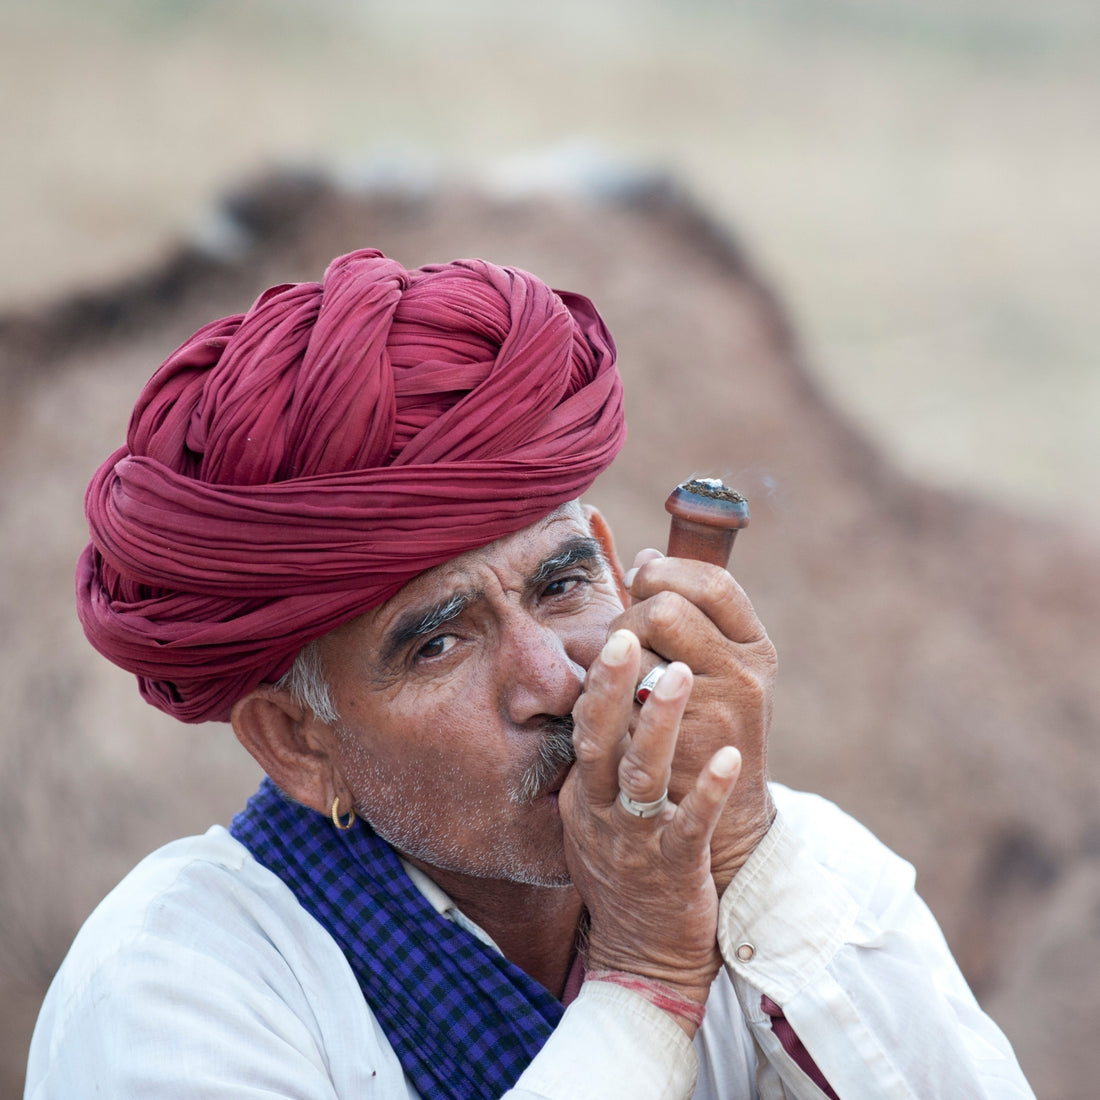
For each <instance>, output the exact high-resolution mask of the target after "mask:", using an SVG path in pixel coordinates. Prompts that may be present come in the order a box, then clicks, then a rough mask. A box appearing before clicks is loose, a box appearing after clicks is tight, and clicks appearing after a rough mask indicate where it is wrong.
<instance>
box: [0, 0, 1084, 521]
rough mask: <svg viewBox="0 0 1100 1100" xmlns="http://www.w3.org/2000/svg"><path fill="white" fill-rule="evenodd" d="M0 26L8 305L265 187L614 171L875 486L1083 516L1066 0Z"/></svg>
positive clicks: (548, 8)
mask: <svg viewBox="0 0 1100 1100" xmlns="http://www.w3.org/2000/svg"><path fill="white" fill-rule="evenodd" d="M0 11H2V12H3V16H4V27H3V34H2V36H0V134H2V137H3V165H4V167H3V183H2V187H3V195H4V201H3V203H2V204H0V231H2V239H3V242H4V258H5V263H4V264H3V270H2V271H0V303H3V304H4V305H6V306H8V307H9V308H10V307H12V306H14V305H17V304H20V305H23V304H30V303H34V302H41V301H43V300H46V299H49V298H51V297H54V296H56V295H57V294H59V293H61V292H63V291H65V290H68V289H72V288H77V287H86V286H89V285H94V284H96V283H98V282H100V281H102V280H104V279H107V278H110V277H113V276H117V275H119V274H121V273H123V272H129V271H131V270H133V269H134V268H135V266H136V265H140V264H144V263H148V262H150V260H151V259H152V258H154V257H156V256H157V255H158V253H160V252H162V251H163V250H164V249H165V248H166V247H167V246H168V244H169V243H170V242H173V241H174V240H176V239H177V238H178V237H179V236H181V235H185V234H189V233H201V232H202V231H203V228H204V218H205V217H206V215H207V213H208V211H209V209H210V206H211V204H212V201H213V199H214V198H215V197H216V196H217V195H218V194H220V193H221V192H222V191H224V190H225V189H226V188H227V187H228V186H230V185H233V184H235V183H237V182H239V181H240V180H241V179H242V178H244V177H246V176H248V175H250V174H252V173H254V172H256V171H257V170H259V169H262V168H267V167H269V166H271V165H272V164H285V163H291V164H295V165H301V164H309V165H317V164H324V165H329V166H332V167H333V169H334V170H335V171H338V172H339V173H342V174H343V175H344V176H346V177H348V178H351V179H355V178H357V177H361V176H362V175H364V174H370V173H378V172H380V171H386V170H387V169H388V170H390V171H392V172H401V173H405V174H407V176H408V178H409V183H410V185H415V184H416V182H417V180H423V179H424V178H425V177H431V176H436V175H438V174H440V173H444V174H449V175H455V174H467V175H470V176H474V177H478V178H480V179H484V178H491V179H492V180H493V181H494V182H495V183H496V184H497V185H498V186H500V187H502V188H507V187H509V186H522V185H523V184H524V183H527V182H529V181H530V179H531V177H532V172H536V173H538V175H539V177H540V178H541V179H543V180H544V181H545V180H551V181H552V179H553V177H554V173H555V166H556V165H557V164H559V163H560V157H561V154H562V151H563V150H567V151H569V152H570V154H571V155H572V157H574V158H575V157H577V156H591V157H596V158H620V159H626V160H628V161H630V162H633V163H638V164H641V165H643V166H647V167H654V166H659V167H665V168H668V169H669V170H670V171H671V172H673V173H674V174H675V175H676V176H677V177H678V178H680V179H681V180H682V181H684V182H685V183H686V184H687V185H688V186H689V188H690V189H691V190H692V191H693V192H694V193H695V194H696V195H697V196H698V197H699V198H700V199H701V200H702V201H703V202H705V203H706V204H707V205H708V206H709V207H710V208H711V209H712V210H713V211H714V212H715V213H717V214H718V215H719V216H721V217H722V218H724V219H727V220H728V221H729V222H730V223H731V224H733V225H735V226H736V229H737V231H738V233H739V235H740V237H741V239H742V241H744V242H745V243H746V244H747V245H748V246H749V247H750V249H751V251H752V252H753V254H754V255H755V256H756V258H757V261H758V263H759V264H760V265H761V266H762V267H763V269H764V270H765V271H766V272H767V273H768V275H769V276H770V277H771V278H772V279H773V281H774V282H775V283H776V284H777V285H778V287H779V289H780V290H781V292H782V294H783V295H784V297H785V299H786V302H787V305H788V308H789V309H791V310H792V311H793V314H794V317H795V319H796V321H797V323H798V325H799V327H800V330H801V332H802V334H803V338H804V341H805V343H806V345H807V346H808V347H809V349H810V351H811V358H812V359H813V362H814V365H815V367H816V369H818V370H819V371H820V374H821V377H822V378H823V379H824V381H825V383H826V384H827V385H828V387H829V389H830V390H831V391H832V392H833V393H834V394H835V395H836V397H837V398H838V400H839V401H841V402H842V403H843V405H844V406H845V407H846V408H847V409H849V410H851V412H852V413H853V415H854V416H856V417H857V418H858V419H859V421H860V422H861V423H862V424H863V425H864V426H865V427H866V428H867V430H869V431H870V432H871V433H872V434H873V435H874V436H875V437H876V439H878V440H881V441H885V442H886V443H887V444H888V446H889V448H890V449H891V451H892V452H893V453H894V454H895V455H896V456H897V457H898V459H899V460H900V461H902V462H903V463H904V464H905V465H906V466H907V467H908V468H910V469H913V470H916V471H918V472H920V473H921V474H922V475H927V476H929V477H931V478H934V479H935V480H937V481H939V482H941V483H949V484H974V483H977V484H980V485H981V486H983V487H984V488H985V489H986V490H988V491H989V492H990V493H994V494H996V495H997V496H999V497H1002V498H1005V499H1011V500H1013V501H1017V502H1018V501H1021V500H1022V501H1024V502H1026V503H1028V504H1031V503H1035V504H1039V505H1046V504H1048V503H1053V504H1056V505H1059V506H1067V507H1070V508H1076V509H1078V510H1079V511H1080V512H1081V513H1082V514H1085V515H1087V516H1088V517H1089V519H1090V520H1091V521H1093V522H1100V520H1098V519H1097V517H1098V516H1100V509H1098V507H1097V500H1098V499H1100V460H1098V457H1100V455H1098V452H1100V431H1098V430H1097V420H1098V411H1100V370H1098V369H1097V355H1098V352H1097V349H1098V348H1100V309H1098V308H1097V306H1096V296H1097V291H1098V288H1100V203H1098V201H1097V195H1100V140H1098V138H1100V76H1098V74H1100V6H1098V5H1097V4H1096V3H1095V2H1094V0H1047V2H1044V3H1042V4H1034V3H1031V2H1029V0H829V2H825V0H770V2H767V3H737V2H732V0H556V2H555V3H554V4H552V5H550V4H536V3H527V2H525V0H511V2H503V0H463V3H461V4H455V3H447V2H446V0H434V2H433V0H401V2H396V0H392V2H387V3H379V2H372V0H311V3H310V4H309V5H303V4H301V3H298V2H288V0H96V2H95V3H88V2H87V0H33V2H31V0H27V2H19V0H2V3H0ZM540 160H541V161H543V162H544V163H540ZM439 258H440V259H449V258H450V257H439Z"/></svg>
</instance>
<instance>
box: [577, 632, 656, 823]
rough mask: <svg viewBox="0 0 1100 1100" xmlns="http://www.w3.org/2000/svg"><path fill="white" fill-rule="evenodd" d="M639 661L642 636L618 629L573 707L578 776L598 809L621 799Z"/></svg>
mask: <svg viewBox="0 0 1100 1100" xmlns="http://www.w3.org/2000/svg"><path fill="white" fill-rule="evenodd" d="M640 660H641V646H640V645H639V643H638V639H637V637H636V636H635V635H634V634H632V633H631V632H630V631H629V630H616V631H615V632H614V633H613V634H612V635H611V637H610V638H608V639H607V642H606V643H605V644H604V647H603V649H602V650H601V651H600V654H599V656H598V657H597V658H596V660H595V661H593V662H592V665H591V666H590V667H589V669H588V675H587V676H586V678H585V684H584V691H582V692H581V694H580V697H579V698H578V699H577V702H576V705H575V706H574V707H573V723H574V727H573V747H574V749H575V750H576V754H577V762H576V765H575V767H574V772H575V773H576V775H577V781H578V782H579V783H580V785H581V787H582V789H583V790H584V792H585V795H586V796H587V798H588V799H589V800H590V801H591V802H593V803H595V804H597V805H601V804H602V805H606V804H608V803H609V802H611V801H612V799H614V798H616V797H617V795H618V791H619V773H618V768H619V761H620V759H621V758H622V756H623V753H624V752H625V751H626V748H627V744H628V743H629V735H628V733H627V728H628V726H629V724H630V715H631V706H632V699H633V694H634V683H635V681H636V680H637V677H638V666H639V663H640ZM655 797H656V796H655Z"/></svg>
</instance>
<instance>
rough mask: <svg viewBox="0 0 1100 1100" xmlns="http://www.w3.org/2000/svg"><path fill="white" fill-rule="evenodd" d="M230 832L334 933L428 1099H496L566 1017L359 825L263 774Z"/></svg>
mask: <svg viewBox="0 0 1100 1100" xmlns="http://www.w3.org/2000/svg"><path fill="white" fill-rule="evenodd" d="M230 832H231V833H232V834H233V836H234V837H236V838H237V840H239V841H240V842H241V843H242V844H243V845H244V846H245V847H246V848H248V850H249V851H250V852H251V853H252V855H253V856H254V857H255V858H256V860H257V861H258V862H259V863H261V864H263V865H264V866H265V867H267V868H268V870H270V871H273V872H274V873H275V874H276V875H278V876H279V878H281V879H282V880H283V882H285V883H286V884H287V886H289V887H290V889H291V890H292V891H293V893H294V896H295V897H296V898H297V899H298V901H299V903H300V904H301V905H302V907H303V908H304V909H305V910H306V911H307V912H308V913H310V914H311V915H312V916H313V917H315V918H316V919H317V921H319V922H320V924H321V925H322V926H323V927H324V928H325V929H326V931H328V933H329V934H330V935H331V936H332V937H333V939H335V940H336V942H337V943H338V944H339V945H340V947H341V949H342V950H343V952H344V956H345V957H346V958H347V960H348V962H349V963H350V964H351V968H352V970H353V971H354V973H355V976H356V978H357V979H358V981H359V986H360V988H361V989H362V990H363V996H364V997H365V998H366V1000H367V1003H368V1004H369V1005H370V1007H371V1009H372V1010H373V1012H374V1014H375V1016H376V1017H377V1018H378V1021H379V1023H380V1024H381V1026H382V1029H383V1030H384V1031H385V1033H386V1036H387V1037H388V1038H389V1041H390V1043H391V1045H392V1046H393V1048H394V1049H395V1051H396V1052H397V1056H398V1058H399V1059H400V1061H401V1065H402V1067H403V1068H404V1070H405V1072H406V1074H408V1076H409V1078H410V1079H411V1080H412V1082H413V1084H414V1085H415V1087H416V1089H417V1091H418V1092H419V1093H420V1095H421V1096H422V1097H424V1098H425V1100H436V1098H439V1100H443V1098H452V1100H474V1098H480V1097H486V1098H488V1097H499V1096H500V1095H501V1094H502V1093H503V1092H505V1091H507V1090H508V1089H509V1088H511V1087H512V1086H513V1085H514V1084H515V1083H516V1080H517V1079H518V1077H519V1075H520V1074H521V1073H522V1072H523V1070H524V1069H525V1068H526V1066H527V1064H528V1063H529V1062H530V1061H531V1059H532V1058H533V1057H534V1056H535V1055H536V1054H537V1053H538V1052H539V1050H540V1049H541V1047H542V1045H543V1043H545V1042H546V1040H547V1038H549V1035H550V1032H551V1031H552V1030H553V1028H554V1026H555V1025H556V1024H557V1022H558V1020H560V1018H561V1014H562V1011H563V1009H562V1005H561V1003H560V1002H559V1001H558V1000H557V999H556V998H554V997H553V996H551V994H550V993H548V992H547V991H546V990H545V989H544V988H543V987H542V986H541V985H539V984H538V983H537V982H535V981H534V980H533V979H531V978H529V977H528V976H527V975H526V974H525V973H524V972H523V971H522V970H520V969H519V968H518V967H516V966H513V965H512V964H511V963H510V962H508V960H507V959H505V958H504V957H503V956H501V955H499V954H498V953H497V952H495V951H494V950H493V949H492V948H490V947H487V946H486V945H485V944H483V943H481V942H480V941H479V940H478V939H477V938H476V937H475V936H472V935H471V934H470V933H469V932H467V931H466V930H465V929H463V928H460V927H459V926H458V925H456V924H453V923H452V922H451V921H449V920H447V919H446V918H445V917H442V916H440V914H439V913H437V912H436V911H435V909H434V908H432V906H431V905H430V904H429V903H428V901H427V900H426V899H425V897H424V896H423V895H422V894H421V893H420V891H419V890H418V889H417V888H416V887H415V886H414V885H413V883H412V881H411V880H410V879H409V877H408V875H407V874H406V873H405V869H404V868H403V867H402V866H401V862H400V860H399V859H398V857H397V855H396V853H395V852H394V851H393V849H392V848H391V847H390V846H389V845H388V844H387V843H386V842H385V841H384V840H382V839H381V837H378V836H376V835H375V834H374V832H373V831H372V830H371V829H370V828H369V827H368V826H367V825H366V823H364V822H359V823H357V824H356V826H355V827H354V828H353V829H351V830H350V831H348V832H341V833H338V832H337V831H336V830H335V829H334V828H333V827H332V824H331V822H329V820H328V819H327V818H325V817H324V816H323V815H321V814H318V813H317V812H316V811H314V810H310V809H306V808H305V807H303V806H300V805H298V804H297V803H295V802H292V801H291V800H290V799H289V798H287V797H286V796H285V795H283V794H282V792H281V791H279V790H278V789H277V788H276V787H275V785H274V784H273V783H272V782H271V781H270V780H269V779H264V781H263V782H262V783H261V784H260V788H259V790H258V791H257V792H256V793H255V794H254V795H253V796H252V798H251V799H249V802H248V805H247V806H246V808H245V809H244V810H243V811H242V812H241V813H239V814H237V816H236V817H234V819H233V822H232V825H231V827H230Z"/></svg>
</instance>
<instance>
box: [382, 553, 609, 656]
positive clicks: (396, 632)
mask: <svg viewBox="0 0 1100 1100" xmlns="http://www.w3.org/2000/svg"><path fill="white" fill-rule="evenodd" d="M576 565H584V566H587V567H588V568H593V567H599V568H600V569H603V568H604V567H605V566H606V561H605V559H604V556H603V552H602V550H601V549H600V544H599V542H598V541H597V540H596V539H593V538H584V537H578V538H575V539H570V540H569V541H568V542H565V543H563V544H562V545H561V546H559V547H558V548H557V550H556V551H555V552H554V553H553V554H552V555H551V556H550V557H548V558H543V560H542V561H541V562H539V564H538V567H537V568H536V569H535V571H534V572H533V573H531V575H530V576H529V577H527V579H526V580H525V581H524V589H525V590H526V592H527V593H528V594H533V593H534V592H535V591H536V590H537V589H539V588H541V587H542V586H543V585H544V584H545V583H546V582H547V581H548V580H550V579H551V578H552V577H554V576H556V575H557V574H558V573H560V572H562V570H564V569H569V568H571V567H573V566H576ZM484 595H485V594H484V592H482V591H481V590H480V589H477V588H469V589H464V590H463V591H460V592H455V593H453V594H452V595H450V596H448V597H447V598H446V599H443V600H439V601H438V602H437V603H434V604H431V605H430V606H429V607H418V608H412V609H411V610H409V611H407V612H405V614H404V615H402V616H401V617H400V618H399V619H398V620H397V622H396V623H394V625H393V626H392V627H391V628H390V629H389V630H388V631H387V632H386V634H385V637H384V639H383V643H382V652H381V657H380V660H379V664H380V666H381V668H382V669H387V668H390V667H392V666H393V664H394V662H395V661H396V660H397V658H398V657H399V656H400V654H401V653H402V652H403V651H404V649H405V647H406V646H408V645H410V644H411V643H412V642H415V641H416V640H417V639H418V638H424V637H427V636H428V635H429V634H433V633H434V632H435V631H437V630H438V629H439V628H440V627H441V626H445V625H446V624H447V623H449V622H453V621H454V620H455V619H457V618H458V617H459V616H460V615H461V614H462V613H463V612H464V611H465V610H466V608H468V607H469V606H470V605H471V604H473V603H476V602H477V601H478V600H480V599H483V598H484Z"/></svg>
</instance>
